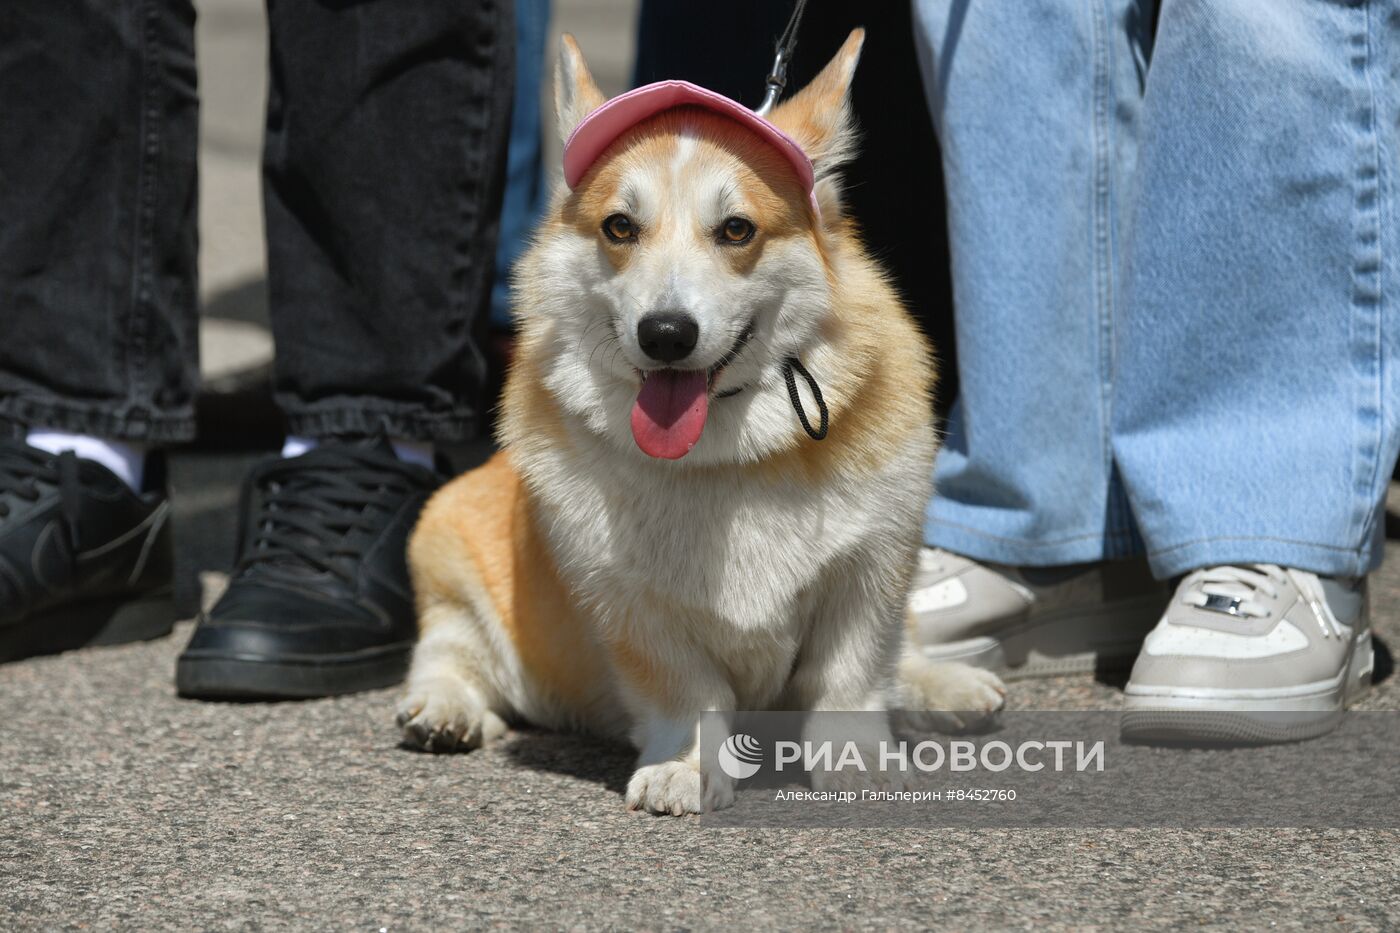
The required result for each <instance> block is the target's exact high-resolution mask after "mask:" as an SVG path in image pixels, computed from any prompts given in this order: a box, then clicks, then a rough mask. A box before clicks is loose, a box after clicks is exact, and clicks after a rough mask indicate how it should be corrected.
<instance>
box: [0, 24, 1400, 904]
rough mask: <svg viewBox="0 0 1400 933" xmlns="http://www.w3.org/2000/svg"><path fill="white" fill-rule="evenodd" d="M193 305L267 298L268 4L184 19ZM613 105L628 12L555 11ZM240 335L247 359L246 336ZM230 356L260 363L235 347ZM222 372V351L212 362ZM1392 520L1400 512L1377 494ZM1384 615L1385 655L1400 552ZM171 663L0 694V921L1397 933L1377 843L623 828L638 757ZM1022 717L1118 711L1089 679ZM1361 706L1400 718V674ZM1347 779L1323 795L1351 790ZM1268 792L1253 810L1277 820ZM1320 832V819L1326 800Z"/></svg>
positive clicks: (1123, 834)
mask: <svg viewBox="0 0 1400 933" xmlns="http://www.w3.org/2000/svg"><path fill="white" fill-rule="evenodd" d="M199 6H200V8H201V12H202V14H203V19H202V23H201V27H200V28H201V31H200V46H201V53H202V54H203V71H204V74H203V86H204V95H205V100H206V109H205V130H204V139H205V153H204V158H203V161H202V166H203V171H204V214H203V233H204V255H203V259H204V287H205V295H206V300H207V301H208V302H210V303H214V304H217V303H219V302H223V306H228V305H229V304H230V303H232V304H233V305H237V301H232V300H231V299H230V296H235V297H236V298H238V300H239V301H254V302H255V301H256V300H257V295H258V293H259V291H258V283H259V282H260V280H261V276H262V248H261V244H260V239H259V230H258V228H259V223H260V221H259V218H258V203H259V202H258V198H257V172H256V165H255V157H256V154H257V133H258V125H259V111H260V107H261V99H262V93H263V91H262V81H263V79H262V56H263V52H262V44H261V43H262V39H261V33H260V30H261V21H262V13H261V12H260V4H258V3H256V2H254V0H201V2H200V3H199ZM560 7H561V11H560V13H561V18H562V19H564V20H565V21H566V22H568V23H569V27H570V28H571V29H574V30H575V31H577V32H579V33H580V34H581V38H582V39H583V41H584V44H585V46H586V48H588V50H589V52H590V55H591V57H592V58H593V60H594V62H595V65H596V66H597V67H598V71H599V73H600V76H601V77H602V79H603V81H604V83H605V84H606V85H608V86H609V88H610V89H612V90H615V89H617V88H618V87H620V86H621V85H622V83H623V82H624V80H625V75H626V69H627V64H626V60H627V56H628V54H629V50H628V49H627V47H626V45H627V41H630V40H626V37H627V36H628V35H629V28H630V22H629V20H630V16H631V5H630V4H628V3H622V2H614V0H569V2H562V3H560ZM245 336H246V334H245ZM238 346H239V348H240V350H239V352H248V349H247V344H246V342H244V343H240V344H238ZM209 349H210V351H211V355H210V358H211V360H216V359H218V358H220V354H221V353H223V352H224V351H225V350H227V349H232V347H231V346H230V347H225V346H223V345H222V344H221V343H219V342H217V341H216V342H215V343H214V345H212V346H210V347H209ZM1393 500H1394V502H1393V505H1394V506H1395V507H1396V509H1397V511H1400V495H1396V496H1393ZM1394 548H1395V546H1394V545H1392V554H1391V561H1390V563H1389V564H1388V566H1387V567H1386V568H1385V569H1384V570H1383V571H1382V572H1381V573H1380V574H1379V575H1378V576H1377V577H1376V578H1375V590H1374V592H1375V618H1376V622H1377V627H1378V630H1379V631H1380V633H1381V635H1382V637H1383V639H1384V640H1385V641H1387V642H1388V643H1389V644H1390V645H1400V555H1397V554H1395V553H1393V552H1394ZM188 635H189V625H188V624H185V625H182V626H181V627H180V628H179V630H178V631H177V632H176V634H175V635H174V636H173V637H171V638H169V639H165V640H162V641H158V642H154V643H151V644H145V645H135V646H127V647H121V648H110V649H100V650H90V651H84V652H77V653H73V654H68V655H63V656H59V657H53V658H43V659H35V660H31V661H27V662H23V663H20V664H15V665H9V666H6V667H4V668H3V669H0V724H3V725H0V925H2V926H4V927H5V928H9V929H60V928H94V927H95V928H171V929H258V928H269V929H273V928H279V929H280V928H303V929H366V930H379V929H388V930H397V929H433V928H443V927H467V926H470V927H477V926H486V925H491V926H505V927H548V928H557V927H580V928H599V927H640V928H716V927H731V928H745V927H759V928H763V927H784V928H786V927H799V926H800V927H808V926H813V927H839V928H918V927H929V926H939V927H951V928H955V929H965V928H1004V927H1028V926H1031V925H1040V924H1048V925H1054V926H1061V925H1064V926H1071V925H1072V926H1076V927H1085V928H1092V927H1103V928H1119V927H1129V926H1132V927H1138V926H1142V927H1155V928H1167V927H1177V926H1185V925H1191V926H1221V927H1224V926H1231V927H1234V926H1242V927H1247V928H1260V929H1269V928H1301V927H1312V926H1324V925H1325V926H1328V927H1331V928H1336V929H1354V928H1362V929H1366V928H1369V929H1384V928H1394V927H1395V926H1396V925H1397V923H1398V922H1400V921H1397V917H1400V913H1398V912H1397V908H1400V904H1397V895H1396V891H1395V882H1396V878H1397V877H1400V854H1398V853H1400V850H1398V849H1397V846H1396V843H1397V841H1398V840H1397V839H1396V834H1395V833H1392V832H1380V831H1373V832H1361V831H1352V832H1342V831H1301V830H1254V831H1250V830H1234V831H1223V830H1219V831H1181V830H1115V831H1101V830H1092V831H1075V830H1035V831H1030V830H1005V831H913V830H863V831H838V830H822V831H816V830H803V831H782V830H740V829H729V830H716V829H705V828H703V827H702V826H701V825H699V824H698V823H697V821H696V820H694V819H681V820H675V819H656V818H651V817H645V816H639V815H635V814H629V813H627V812H626V811H625V810H624V809H623V806H622V802H621V797H620V795H619V792H620V789H621V787H622V786H623V783H624V782H625V780H626V777H627V774H628V768H629V756H628V754H627V753H626V752H625V751H624V750H621V749H617V748H611V747H605V746H599V745H598V744H597V743H594V742H591V741H588V740H585V739H580V738H574V737H563V736H552V735H547V734H533V733H520V734H516V735H513V736H511V737H510V738H509V739H508V741H506V742H505V743H504V744H502V745H500V746H498V747H496V748H493V749H491V750H489V751H485V752H480V753H474V754H471V755H456V756H431V755H422V754H416V753H413V752H409V751H406V750H403V749H401V748H399V747H398V745H397V735H396V732H395V729H394V727H393V725H392V722H391V718H392V706H393V701H394V692H393V691H381V692H377V693H370V694H364V695H360V696H354V697H348V698H342V699H335V700H323V701H315V702H305V703H290V704H279V705H234V704H203V703H194V702H186V701H182V700H179V699H177V698H175V696H174V692H173V689H172V683H171V680H172V672H173V664H174V658H175V655H176V654H177V653H178V651H179V649H180V647H181V646H182V645H183V643H184V641H185V639H186V638H187V637H188ZM1011 702H1012V703H1013V704H1014V706H1015V707H1017V708H1023V709H1037V708H1038V709H1057V708H1072V709H1089V708H1114V707H1115V706H1117V704H1118V703H1119V702H1120V701H1119V694H1118V693H1117V691H1116V689H1115V688H1113V687H1111V686H1108V685H1105V684H1101V683H1098V682H1095V681H1094V680H1092V679H1091V678H1088V677H1082V678H1080V677H1069V678H1059V679H1054V680H1046V681H1038V682H1032V683H1021V684H1018V685H1016V687H1015V690H1014V692H1013V694H1012V701H1011ZM1363 705H1364V707H1365V708H1375V709H1395V708H1397V707H1400V688H1397V686H1396V683H1395V680H1394V678H1392V679H1391V680H1389V681H1387V682H1385V683H1383V684H1381V685H1380V686H1379V687H1378V688H1377V689H1376V690H1375V691H1373V692H1372V693H1371V694H1370V696H1369V697H1368V698H1367V699H1366V700H1365V702H1364V704H1363ZM1344 778H1345V776H1344V775H1339V782H1338V783H1339V792H1341V793H1345V784H1346V782H1345V779H1344ZM1268 792H1269V788H1268V786H1261V787H1260V788H1259V793H1261V794H1267V793H1268ZM1319 806H1325V801H1324V802H1320V803H1319Z"/></svg>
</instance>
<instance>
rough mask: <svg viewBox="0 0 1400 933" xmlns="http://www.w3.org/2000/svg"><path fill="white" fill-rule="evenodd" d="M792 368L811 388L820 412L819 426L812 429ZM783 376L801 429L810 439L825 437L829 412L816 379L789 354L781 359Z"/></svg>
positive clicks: (816, 439) (817, 439) (799, 361)
mask: <svg viewBox="0 0 1400 933" xmlns="http://www.w3.org/2000/svg"><path fill="white" fill-rule="evenodd" d="M794 369H795V370H797V371H798V372H799V373H801V374H802V378H803V379H806V380H807V387H808V388H810V389H811V390H812V397H813V398H815V399H816V400H817V411H819V412H821V416H822V426H821V427H820V428H816V429H813V427H812V422H810V421H808V420H807V412H805V411H804V410H803V409H802V396H800V395H798V394H797V380H796V379H795V378H793V375H792V371H793V370H794ZM783 378H784V379H786V380H787V387H788V398H790V399H792V410H793V411H795V412H797V420H798V421H801V422H802V429H803V430H804V431H806V432H807V436H808V437H810V438H811V439H812V440H814V441H819V440H822V439H823V438H825V437H826V428H827V424H828V422H829V420H830V412H828V411H827V409H826V399H824V398H822V389H821V386H819V385H817V380H815V379H813V378H812V374H811V373H809V372H807V367H805V366H803V365H802V361H801V360H799V359H798V358H797V357H795V356H790V357H788V358H787V359H786V360H784V361H783Z"/></svg>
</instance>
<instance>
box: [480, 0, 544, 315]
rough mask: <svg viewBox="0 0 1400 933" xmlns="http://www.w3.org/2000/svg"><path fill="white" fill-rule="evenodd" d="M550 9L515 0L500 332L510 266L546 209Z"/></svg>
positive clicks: (494, 299)
mask: <svg viewBox="0 0 1400 933" xmlns="http://www.w3.org/2000/svg"><path fill="white" fill-rule="evenodd" d="M549 8H550V0H517V3H516V4H515V97H514V100H513V102H512V103H511V118H510V145H509V148H508V149H507V154H506V188H505V194H504V196H503V197H502V200H501V229H500V237H499V242H498V244H497V246H496V280H495V282H494V283H493V284H492V286H491V326H492V328H493V329H495V330H497V331H508V330H510V328H511V293H510V270H511V267H512V266H514V265H515V261H516V259H518V258H519V257H520V254H521V253H523V252H524V251H525V247H526V246H527V245H528V243H529V240H530V235H531V233H533V232H534V229H535V223H536V222H537V221H538V220H539V219H540V215H541V214H543V212H544V203H545V191H544V162H543V160H544V153H543V135H542V125H541V123H540V88H541V86H542V85H543V83H544V52H545V49H544V47H545V43H546V42H547V41H548V39H549Z"/></svg>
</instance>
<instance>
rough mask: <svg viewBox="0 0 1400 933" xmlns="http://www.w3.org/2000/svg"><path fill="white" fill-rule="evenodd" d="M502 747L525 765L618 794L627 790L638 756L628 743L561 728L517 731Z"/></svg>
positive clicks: (513, 758)
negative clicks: (591, 783)
mask: <svg viewBox="0 0 1400 933" xmlns="http://www.w3.org/2000/svg"><path fill="white" fill-rule="evenodd" d="M502 748H503V750H504V751H505V753H506V754H507V755H509V756H510V757H511V759H512V760H513V761H514V762H515V763H516V764H518V765H520V766H522V767H525V768H532V769H534V770H536V771H549V772H552V773H554V774H565V775H568V776H570V777H576V778H581V779H583V780H585V781H591V782H593V783H594V784H601V785H603V786H604V787H606V788H607V789H608V790H610V791H612V792H613V793H615V794H623V793H626V791H627V779H628V778H630V777H631V776H632V770H633V766H634V764H635V762H636V758H637V753H636V752H634V751H632V749H630V748H628V747H627V746H625V745H621V744H619V743H616V742H609V741H608V740H606V739H599V738H594V737H593V736H586V735H566V734H563V733H559V732H544V731H538V732H536V731H530V732H514V733H512V734H511V736H510V737H509V738H508V739H506V741H505V744H504V745H503V746H502Z"/></svg>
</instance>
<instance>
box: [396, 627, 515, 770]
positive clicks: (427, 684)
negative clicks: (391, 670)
mask: <svg viewBox="0 0 1400 933" xmlns="http://www.w3.org/2000/svg"><path fill="white" fill-rule="evenodd" d="M470 611H471V610H469V609H468V608H467V607H464V606H458V605H452V604H448V603H437V604H432V605H429V606H427V607H425V609H424V611H423V613H422V628H423V637H422V638H421V639H420V640H419V642H418V645H417V647H416V648H415V649H414V651H413V665H412V667H411V668H410V670H409V673H408V684H407V689H406V690H405V692H404V697H403V700H402V701H400V703H399V707H398V716H397V720H398V724H399V727H400V728H401V729H403V737H404V741H405V742H407V743H408V744H410V745H413V746H415V747H418V748H423V749H427V750H429V751H457V750H462V751H466V750H469V749H473V748H477V747H479V746H481V745H483V744H485V743H486V742H489V741H491V740H492V739H495V738H498V737H500V736H501V735H503V734H504V733H505V731H506V724H505V721H504V720H503V719H502V718H501V716H499V715H498V714H497V713H496V712H495V711H493V710H492V709H491V705H492V704H491V702H490V700H489V698H490V697H491V696H492V695H493V694H494V691H493V690H491V689H490V687H489V686H488V685H487V684H486V683H485V682H484V681H483V680H482V679H481V678H480V677H479V676H478V675H477V673H476V672H477V664H479V663H480V661H481V658H482V655H483V649H484V647H485V646H483V645H482V644H481V643H480V642H481V639H480V635H479V627H478V626H477V625H475V624H474V620H472V619H471V618H470V617H469V615H468V613H469V612H470Z"/></svg>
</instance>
